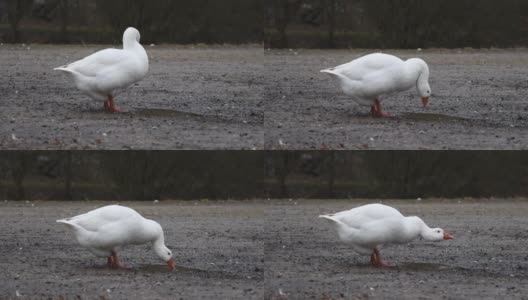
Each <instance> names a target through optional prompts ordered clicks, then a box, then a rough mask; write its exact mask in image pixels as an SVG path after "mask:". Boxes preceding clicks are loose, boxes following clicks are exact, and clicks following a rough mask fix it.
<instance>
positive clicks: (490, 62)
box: [264, 49, 528, 150]
mask: <svg viewBox="0 0 528 300" xmlns="http://www.w3.org/2000/svg"><path fill="white" fill-rule="evenodd" d="M376 51H377V50H266V51H265V65H266V78H265V80H266V81H265V82H266V85H267V88H265V92H264V100H265V103H266V105H265V109H264V110H265V132H266V135H265V147H266V148H268V149H337V150H339V149H528V135H527V134H526V130H527V128H528V99H527V98H526V97H525V93H526V91H527V90H528V81H527V80H526V74H528V49H513V50H496V49H493V50H470V49H465V50H435V49H432V50H424V51H415V50H414V51H410V50H409V51H404V50H388V51H385V52H386V53H390V54H394V55H397V56H399V57H402V58H405V59H406V58H411V57H420V58H422V59H424V60H425V61H426V62H427V63H428V64H429V67H430V69H431V77H430V84H431V88H432V91H433V95H432V97H431V99H430V102H429V106H428V108H427V109H425V110H424V109H423V107H422V104H421V99H420V97H419V96H418V95H417V93H416V91H415V89H413V90H411V91H408V92H403V93H399V94H395V95H392V96H388V97H386V98H384V102H383V108H384V110H386V111H387V112H389V113H391V114H393V115H394V117H392V118H381V119H380V118H373V117H371V116H370V114H369V108H368V107H363V106H359V105H357V104H356V103H355V102H354V101H353V100H351V99H350V98H348V97H347V96H346V95H344V94H343V93H342V92H341V89H340V88H339V86H338V84H337V82H336V81H335V80H334V79H332V78H331V77H330V76H328V75H327V74H322V73H319V70H322V69H325V68H329V67H334V66H337V65H339V64H342V63H346V62H349V61H351V60H353V59H355V58H358V57H360V56H362V55H364V54H368V53H371V52H376Z"/></svg>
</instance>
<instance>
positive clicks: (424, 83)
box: [407, 58, 432, 108]
mask: <svg viewBox="0 0 528 300" xmlns="http://www.w3.org/2000/svg"><path fill="white" fill-rule="evenodd" d="M407 62H408V63H409V64H411V65H412V67H413V70H414V71H415V72H417V80H416V90H417V91H418V95H420V97H421V98H422V103H423V107H424V108H425V107H427V104H428V103H429V97H431V94H432V91H431V86H429V66H428V65H427V63H426V62H425V61H423V60H422V59H419V58H411V59H409V60H407Z"/></svg>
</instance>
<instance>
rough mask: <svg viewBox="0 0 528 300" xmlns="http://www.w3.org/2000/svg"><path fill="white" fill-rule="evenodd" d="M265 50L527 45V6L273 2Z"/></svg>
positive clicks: (492, 1) (446, 1)
mask: <svg viewBox="0 0 528 300" xmlns="http://www.w3.org/2000/svg"><path fill="white" fill-rule="evenodd" d="M264 19H265V21H264V24H265V25H264V26H265V29H264V30H265V45H266V47H267V48H418V47H422V48H431V47H442V48H454V47H474V48H480V47H516V46H526V45H528V1H526V0H502V1H498V0H434V1H423V0H269V1H267V2H266V6H265V17H264Z"/></svg>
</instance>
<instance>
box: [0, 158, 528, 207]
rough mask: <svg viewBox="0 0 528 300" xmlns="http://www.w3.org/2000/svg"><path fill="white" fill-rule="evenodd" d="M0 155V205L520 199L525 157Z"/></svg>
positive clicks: (525, 181) (527, 188) (525, 192)
mask: <svg viewBox="0 0 528 300" xmlns="http://www.w3.org/2000/svg"><path fill="white" fill-rule="evenodd" d="M0 154H1V155H0V170H1V172H0V200H150V201H152V200H156V199H158V200H164V199H193V200H194V199H211V200H214V199H267V198H286V199H287V198H317V199H327V198H328V199H331V198H340V199H342V198H344V199H346V198H393V199H394V198H398V199H417V198H422V197H423V198H431V197H444V198H464V197H475V198H477V197H527V196H528V168H527V166H528V152H526V151H470V152H467V151H343V152H325V151H294V152H288V151H269V152H263V151H212V152H207V151H161V152H158V151H138V152H136V151H128V152H119V151H117V152H114V151H106V152H105V151H101V152H97V151H96V152H89V151H73V152H71V151H66V152H63V151H53V152H47V151H42V152H38V151H37V152H35V151H12V152H9V151H7V152H6V151H4V152H1V153H0Z"/></svg>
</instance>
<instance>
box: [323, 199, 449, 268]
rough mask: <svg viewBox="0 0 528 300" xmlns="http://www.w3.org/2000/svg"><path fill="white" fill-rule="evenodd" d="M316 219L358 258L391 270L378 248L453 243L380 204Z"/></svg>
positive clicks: (438, 231)
mask: <svg viewBox="0 0 528 300" xmlns="http://www.w3.org/2000/svg"><path fill="white" fill-rule="evenodd" d="M319 217H320V218H324V219H327V220H330V221H331V222H332V224H333V225H334V226H335V228H336V230H337V234H338V235H339V238H340V239H341V241H343V242H345V243H348V244H351V245H352V248H353V249H354V250H355V251H356V252H357V253H359V254H365V255H369V254H370V255H371V256H370V263H371V264H373V265H374V266H378V267H382V266H391V265H390V264H388V263H386V262H384V261H383V260H382V259H381V255H380V252H379V249H378V246H379V245H384V244H405V243H408V242H410V241H412V240H414V239H416V238H418V237H422V238H423V239H425V240H428V241H441V240H449V239H453V236H452V235H450V234H449V233H445V232H444V230H442V229H441V228H429V226H427V225H426V224H425V223H424V221H422V219H420V218H418V217H404V216H403V215H402V214H401V213H400V212H399V211H398V210H396V209H394V208H392V207H390V206H386V205H382V204H368V205H364V206H360V207H356V208H354V209H351V210H347V211H342V212H338V213H335V214H329V215H321V216H319Z"/></svg>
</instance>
